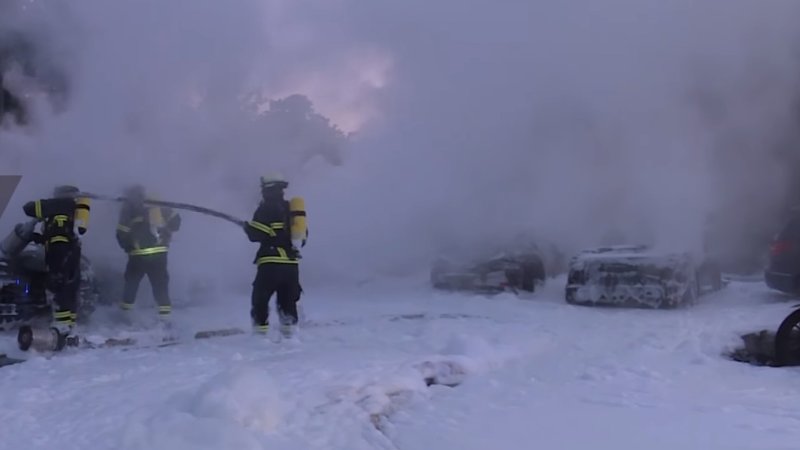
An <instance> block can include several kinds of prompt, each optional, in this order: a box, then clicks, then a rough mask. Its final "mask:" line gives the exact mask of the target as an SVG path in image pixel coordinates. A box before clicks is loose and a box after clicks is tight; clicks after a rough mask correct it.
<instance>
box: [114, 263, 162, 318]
mask: <svg viewBox="0 0 800 450" xmlns="http://www.w3.org/2000/svg"><path fill="white" fill-rule="evenodd" d="M145 275H146V276H147V279H148V280H149V281H150V287H151V288H152V289H153V298H154V299H155V301H156V303H157V304H158V314H159V315H160V316H162V317H166V316H169V315H170V313H172V302H171V301H170V298H169V272H168V271H167V253H166V252H164V253H156V254H154V255H143V256H130V257H129V258H128V265H127V266H126V267H125V288H124V290H123V292H122V308H123V309H130V308H132V307H133V304H134V302H135V301H136V293H137V292H138V291H139V284H141V282H142V279H143V278H144V277H145Z"/></svg>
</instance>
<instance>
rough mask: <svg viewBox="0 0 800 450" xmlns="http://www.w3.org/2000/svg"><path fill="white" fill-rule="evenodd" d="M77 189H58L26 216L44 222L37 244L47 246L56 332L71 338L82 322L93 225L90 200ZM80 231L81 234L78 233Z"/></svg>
mask: <svg viewBox="0 0 800 450" xmlns="http://www.w3.org/2000/svg"><path fill="white" fill-rule="evenodd" d="M79 192H80V191H79V190H78V188H77V187H75V186H67V185H65V186H58V187H56V188H55V189H54V191H53V198H48V199H41V200H35V201H31V202H28V203H26V204H25V205H24V206H23V210H24V211H25V214H26V215H28V216H30V217H34V218H36V219H39V220H40V221H41V222H42V228H41V233H34V237H33V240H34V242H36V243H38V244H42V245H44V248H45V262H46V264H47V277H48V280H47V281H48V289H49V290H50V291H52V292H53V295H54V298H53V303H54V308H53V326H52V327H53V328H54V329H55V330H56V331H58V333H59V335H60V336H63V337H67V336H69V335H70V334H71V333H72V331H73V328H74V326H75V323H76V321H77V318H78V293H79V289H80V282H81V270H80V264H81V242H80V238H79V235H83V234H85V233H86V230H87V227H88V223H89V209H90V207H89V199H87V198H79V197H78V194H79ZM76 229H77V233H76Z"/></svg>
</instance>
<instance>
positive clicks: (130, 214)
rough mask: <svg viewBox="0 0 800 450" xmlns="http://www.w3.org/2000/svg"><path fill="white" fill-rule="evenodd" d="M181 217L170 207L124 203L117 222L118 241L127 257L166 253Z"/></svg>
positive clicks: (179, 224) (178, 227)
mask: <svg viewBox="0 0 800 450" xmlns="http://www.w3.org/2000/svg"><path fill="white" fill-rule="evenodd" d="M180 227H181V216H180V215H179V214H178V213H176V212H175V211H173V210H172V209H171V208H164V207H157V206H154V207H150V206H133V205H129V204H125V205H123V207H122V210H121V211H120V214H119V222H118V223H117V243H118V244H119V246H120V247H121V248H122V249H123V250H125V252H126V253H128V255H130V256H146V255H155V254H158V253H166V252H167V251H168V250H169V245H170V243H171V241H172V233H174V232H176V231H178V230H179V229H180Z"/></svg>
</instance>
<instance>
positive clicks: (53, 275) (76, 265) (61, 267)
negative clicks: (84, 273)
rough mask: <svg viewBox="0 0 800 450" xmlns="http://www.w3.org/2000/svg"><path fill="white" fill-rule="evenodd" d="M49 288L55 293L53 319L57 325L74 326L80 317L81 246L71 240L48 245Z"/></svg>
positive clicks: (46, 260) (46, 259)
mask: <svg viewBox="0 0 800 450" xmlns="http://www.w3.org/2000/svg"><path fill="white" fill-rule="evenodd" d="M45 262H46V263H47V273H48V275H47V277H48V288H49V290H50V291H51V292H52V293H53V303H54V306H55V308H54V310H53V320H54V322H55V323H56V324H57V325H67V326H70V327H71V326H73V325H74V324H75V321H76V320H77V318H78V292H79V291H80V286H81V247H80V245H77V244H74V243H71V242H55V243H51V244H49V245H48V247H47V250H46V254H45Z"/></svg>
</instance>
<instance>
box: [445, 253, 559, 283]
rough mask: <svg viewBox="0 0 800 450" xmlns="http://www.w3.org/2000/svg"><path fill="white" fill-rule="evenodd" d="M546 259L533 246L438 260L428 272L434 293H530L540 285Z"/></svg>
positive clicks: (543, 276)
mask: <svg viewBox="0 0 800 450" xmlns="http://www.w3.org/2000/svg"><path fill="white" fill-rule="evenodd" d="M546 263H547V261H546V259H545V256H544V255H543V254H542V252H541V251H540V250H539V248H538V247H536V246H535V245H529V246H527V247H526V248H522V249H516V250H508V251H499V252H497V253H489V254H487V253H483V254H478V255H470V256H465V255H461V258H458V257H455V256H450V257H440V258H438V259H437V260H436V261H435V262H434V264H433V268H432V269H431V274H430V277H431V284H432V285H433V287H434V288H435V289H441V290H447V291H465V292H472V293H477V294H499V293H501V292H513V293H519V292H520V291H525V292H534V291H535V290H536V289H537V288H538V287H539V286H541V285H542V284H544V281H545V277H546Z"/></svg>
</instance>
